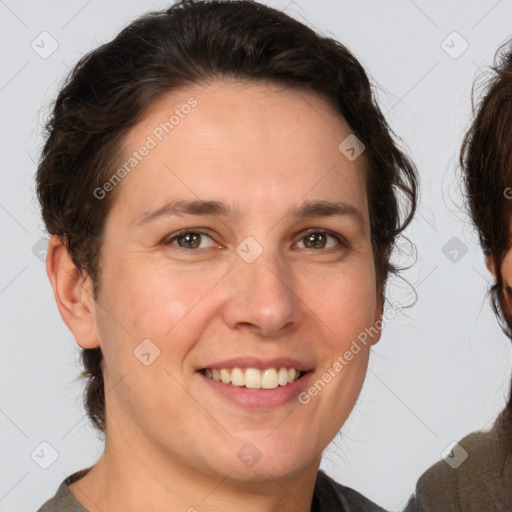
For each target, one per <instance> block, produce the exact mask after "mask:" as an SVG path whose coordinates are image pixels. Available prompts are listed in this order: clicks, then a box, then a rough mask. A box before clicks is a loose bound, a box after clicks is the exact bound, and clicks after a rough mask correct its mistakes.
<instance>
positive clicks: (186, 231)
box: [163, 228, 349, 252]
mask: <svg viewBox="0 0 512 512" xmlns="http://www.w3.org/2000/svg"><path fill="white" fill-rule="evenodd" d="M210 232H211V230H209V229H206V230H205V229H201V228H197V229H182V230H180V231H177V232H176V233H173V234H172V235H170V236H169V237H167V238H166V239H165V240H164V241H163V244H164V245H174V244H173V243H172V242H173V241H174V240H176V239H177V238H180V237H182V236H184V235H188V234H191V233H192V234H195V235H197V234H200V235H206V236H208V237H209V238H211V236H210V234H209V233H210ZM311 234H322V235H328V236H331V237H332V238H334V239H335V240H336V241H337V242H338V243H339V244H340V245H339V246H338V247H330V248H328V249H314V248H306V250H309V251H317V252H318V251H321V252H332V251H336V250H340V249H342V248H347V247H349V243H348V242H347V240H346V239H345V238H344V237H343V236H342V235H340V234H338V233H335V232H333V231H329V230H326V229H315V228H310V229H306V230H305V231H302V232H301V235H302V236H301V237H300V238H299V240H302V239H303V238H305V237H306V236H308V235H311ZM212 240H213V239H212ZM175 248H176V249H178V250H181V251H184V252H201V251H205V250H207V249H210V248H206V249H204V248H203V249H186V248H185V247H179V246H178V245H175Z"/></svg>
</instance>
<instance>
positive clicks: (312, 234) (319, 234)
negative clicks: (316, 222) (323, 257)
mask: <svg viewBox="0 0 512 512" xmlns="http://www.w3.org/2000/svg"><path fill="white" fill-rule="evenodd" d="M329 238H331V239H333V240H335V242H337V244H336V243H334V244H333V243H331V245H330V246H329V247H328V246H327V244H328V243H329ZM300 240H301V241H304V245H305V248H306V249H327V250H329V249H336V248H337V246H338V248H339V247H346V246H347V243H346V242H345V240H344V239H343V237H342V236H341V235H338V234H336V233H331V232H329V231H325V230H310V231H308V232H307V233H306V234H305V235H304V236H302V238H301V239H300Z"/></svg>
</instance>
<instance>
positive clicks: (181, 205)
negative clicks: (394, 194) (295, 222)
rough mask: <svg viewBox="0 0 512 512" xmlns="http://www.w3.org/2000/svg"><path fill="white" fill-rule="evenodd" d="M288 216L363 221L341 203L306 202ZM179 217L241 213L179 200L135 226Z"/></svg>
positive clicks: (218, 205) (214, 204)
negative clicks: (348, 218) (342, 218)
mask: <svg viewBox="0 0 512 512" xmlns="http://www.w3.org/2000/svg"><path fill="white" fill-rule="evenodd" d="M287 214H288V215H291V216H292V217H295V218H297V219H305V218H310V217H333V216H342V217H346V216H349V217H354V218H355V219H356V220H357V221H358V222H359V223H360V224H361V226H364V225H365V221H364V218H363V215H362V214H361V212H360V211H359V210H358V209H357V208H356V207H354V206H352V205H351V204H348V203H344V202H342V201H326V200H317V201H307V202H304V203H302V204H300V205H298V206H295V207H293V208H292V209H291V210H290V211H288V212H287ZM175 215H176V216H180V215H211V216H215V217H241V216H242V215H241V213H240V212H239V211H238V210H236V209H234V208H232V207H230V206H229V205H227V204H226V203H225V202H223V201H203V200H181V201H177V200H175V201H169V202H168V203H166V204H165V205H163V206H162V207H160V208H158V209H156V210H152V211H149V212H145V213H144V214H143V216H142V217H141V218H140V219H139V220H138V222H137V226H143V225H147V224H149V223H151V222H153V221H155V220H157V219H160V218H162V217H171V216H175Z"/></svg>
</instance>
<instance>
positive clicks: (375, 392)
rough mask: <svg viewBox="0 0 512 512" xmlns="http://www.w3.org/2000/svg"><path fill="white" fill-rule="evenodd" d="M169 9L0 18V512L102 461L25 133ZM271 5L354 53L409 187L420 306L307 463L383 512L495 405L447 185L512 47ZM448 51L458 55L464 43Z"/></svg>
mask: <svg viewBox="0 0 512 512" xmlns="http://www.w3.org/2000/svg"><path fill="white" fill-rule="evenodd" d="M168 4H169V2H164V1H145V2H141V1H139V2H136V1H109V2H101V1H100V0H89V1H83V0H73V1H70V0H68V1H66V2H64V1H59V2H57V1H48V0H47V1H44V2H41V1H39V2H37V1H35V0H33V1H26V0H25V1H17V2H15V1H14V0H0V52H1V58H2V71H1V74H0V108H1V112H0V119H1V140H2V148H3V151H2V155H1V157H2V165H1V172H2V181H1V183H2V185H3V186H2V187H0V225H1V230H2V231H1V233H2V241H3V243H2V251H1V253H0V258H1V260H0V268H1V273H0V308H1V309H0V311H1V313H0V314H1V324H0V325H1V327H0V328H1V336H2V357H1V358H0V365H1V367H0V371H1V379H2V385H1V388H0V389H1V401H0V428H1V434H2V435H1V437H0V442H1V445H0V453H1V459H0V464H1V478H0V511H11V510H17V511H19V512H25V511H27V512H28V511H33V510H36V509H37V508H38V507H39V506H40V505H41V504H42V502H43V501H45V500H46V499H48V498H49V497H50V496H52V495H53V494H54V493H55V491H56V489H57V486H58V484H60V482H61V481H62V480H63V479H64V477H65V476H67V475H69V474H71V473H72V472H74V471H77V470H78V469H82V468H84V467H87V466H89V465H92V464H93V463H94V462H95V461H96V460H97V458H98V457H99V456H100V454H101V451H102V445H101V443H100V442H99V441H98V439H97V438H96V437H95V434H94V431H93V430H92V428H91V427H90V425H89V424H88V422H87V420H86V418H85V415H84V410H83V408H82V405H81V393H82V386H83V384H81V383H80V382H79V381H77V380H76V377H77V376H78V373H79V371H80V369H81V368H80V365H79V364H78V354H79V348H78V346H77V345H76V344H75V342H74V339H73V337H72V335H71V333H70V332H69V331H68V330H67V328H66V326H65V324H64V323H63V322H62V320H61V318H60V315H59V313H58V310H57V307H56V305H55V301H54V297H53V292H52V289H51V287H50V284H49V281H48V279H47V276H46V271H45V266H44V264H43V263H42V261H41V260H40V259H38V257H36V255H34V253H33V247H34V245H35V244H37V242H38V241H39V240H40V238H41V237H42V236H43V235H44V230H43V224H42V221H41V220H40V214H39V209H38V205H37V202H36V200H35V195H34V181H33V177H34V172H35V163H34V162H35V161H36V159H37V156H38V152H39V151H40V149H41V143H42V137H41V125H42V122H43V121H44V118H45V115H46V113H47V107H48V105H49V104H50V102H51V100H53V99H54V97H55V95H56V91H57V90H58V87H59V84H60V83H61V81H62V79H63V77H64V75H65V74H66V73H67V72H68V70H69V69H70V68H71V67H72V66H73V65H74V64H75V63H76V61H77V60H78V59H79V57H81V56H82V55H83V54H84V53H85V52H87V51H89V50H91V49H93V48H95V47H96V46H98V45H99V44H101V43H103V42H106V41H108V40H110V39H111V38H112V37H113V36H114V35H115V34H117V32H118V31H119V30H120V29H121V28H122V27H124V26H125V25H126V24H127V23H128V22H129V21H131V20H132V19H134V18H135V17H136V16H137V15H139V14H141V13H143V12H146V11H148V10H152V9H157V8H163V7H165V6H167V5H168ZM269 4H270V5H272V6H275V7H279V8H282V9H284V8H286V12H287V13H289V14H290V15H292V16H294V17H297V18H298V19H300V20H301V21H303V22H306V23H308V24H310V25H311V26H313V27H314V28H316V29H317V30H319V31H321V32H323V33H324V34H328V35H331V36H333V37H335V38H336V39H338V40H339V41H341V42H342V43H344V44H346V45H347V46H348V47H349V48H350V49H351V50H352V51H353V52H354V53H355V55H356V56H357V58H358V59H360V61H361V62H362V63H363V65H364V66H365V67H366V68H367V70H369V72H370V74H371V76H372V77H373V79H374V80H375V82H376V83H378V84H379V86H380V89H379V91H380V92H379V97H380V100H381V105H382V108H383V110H384V111H385V112H387V117H388V119H389V121H390V123H391V125H392V127H393V128H394V129H395V131H396V132H397V133H398V134H399V135H400V136H401V137H402V138H403V140H404V143H405V144H406V147H407V148H408V150H409V151H410V153H411V154H412V156H413V158H414V159H415V161H416V163H417V165H418V168H419V171H420V174H421V179H422V197H421V203H420V207H419V212H418V215H417V218H416V220H415V222H414V224H413V225H412V226H411V229H409V230H408V235H409V237H410V238H411V239H412V240H413V241H414V242H415V244H416V248H417V252H418V260H417V262H416V264H415V265H414V266H413V267H412V269H411V270H410V271H408V272H406V273H405V274H404V276H405V277H406V278H407V280H408V281H409V282H410V283H412V284H413V285H415V288H416V290H417V293H418V300H417V302H416V304H415V305H414V306H413V307H411V308H410V309H408V310H407V311H406V313H405V314H401V315H399V316H398V317H397V318H396V319H395V320H393V321H392V322H391V323H390V324H389V325H387V326H386V327H385V329H384V334H383V336H382V339H381V341H380V342H379V343H378V345H377V346H376V347H375V349H374V351H373V354H372V357H371V361H370V370H369V373H368V377H367V380H366V383H365V386H364V388H363V392H362V394H361V397H360V400H359V401H358V404H357V405H356V408H355V409H354V411H353V413H352V416H351V417H350V419H349V421H348V423H347V424H346V425H345V426H344V428H343V435H340V436H338V438H337V439H336V440H335V442H333V443H332V444H331V445H330V447H329V448H328V449H327V450H326V452H325V456H324V460H323V462H322V468H323V469H325V470H326V471H327V473H329V474H330V475H332V476H333V477H334V478H335V479H336V480H338V481H340V482H342V483H343V484H345V485H348V486H352V487H354V488H356V489H357V490H359V491H360V492H362V493H363V494H365V495H366V496H368V497H369V498H371V499H372V500H375V501H376V502H378V503H380V504H381V505H383V506H385V507H387V508H389V509H392V510H398V509H399V508H400V507H401V506H403V505H404V504H405V502H406V500H407V498H408V496H409V494H410V493H411V492H412V491H413V489H414V484H415V482H416V480H417V478H418V477H419V476H420V474H421V473H422V472H423V471H424V470H425V469H426V468H427V467H428V466H429V465H430V464H432V463H433V462H435V461H437V460H438V459H439V458H440V454H441V452H442V451H443V450H444V448H445V447H446V446H447V445H448V444H449V443H451V442H452V441H454V440H458V439H460V438H461V437H462V436H464V435H465V434H467V433H469V432H471V431H473V430H475V429H478V428H481V427H484V426H487V427H489V426H490V425H491V423H492V420H493V419H494V417H495V416H496V414H497V413H498V412H499V411H500V409H501V408H502V407H503V405H504V404H505V399H506V396H507V393H508V383H509V382H510V374H511V366H512V357H511V355H512V351H511V344H510V343H509V342H508V340H507V339H506V338H505V336H504V335H503V334H502V333H501V331H500V329H499V327H498V325H497V322H496V320H495V319H494V317H493V314H492V312H491V309H490V307H489V304H488V301H486V300H485V293H486V289H487V287H488V284H489V282H490V281H489V276H488V273H487V271H486V269H485V266H484V263H483V258H482V255H481V251H480V249H479V247H478V246H477V240H476V237H475V235H474V234H473V232H472V230H471V227H470V225H469V223H468V219H467V218H466V217H465V215H464V213H463V211H462V210H461V199H460V193H459V190H458V187H457V181H456V179H455V167H456V162H457V152H458V148H459V146H460V141H461V137H462V133H463V130H464V128H465V127H466V125H467V123H468V121H469V119H470V113H471V108H470V92H471V85H472V82H473V80H474V78H475V77H476V76H477V75H478V74H479V73H480V70H484V69H485V67H486V66H487V65H489V64H490V63H491V61H492V57H493V54H494V52H495V50H496V49H497V47H498V46H499V45H500V44H501V43H502V42H504V41H505V40H506V39H507V38H508V36H510V35H511V34H512V22H511V21H510V20H512V2H511V1H510V0H501V1H495V0H493V1H482V0H479V1H472V2H470V1H431V2H428V1H426V0H415V1H414V2H413V1H412V0H396V1H373V2H370V1H358V2H356V1H329V0H321V1H318V0H317V1H312V0H296V1H294V2H292V3H290V2H289V0H282V1H281V0H279V1H277V0H272V1H270V2H269ZM43 31H47V32H48V33H49V34H51V36H52V37H53V38H54V39H55V40H56V41H57V42H58V45H59V46H58V48H57V50H56V51H55V52H54V53H53V54H52V55H51V56H49V57H48V58H47V59H43V58H41V57H40V56H39V55H38V54H37V53H36V52H35V51H34V50H33V49H32V48H31V42H32V41H33V40H34V39H36V38H37V37H38V36H39V34H40V33H41V32H43ZM453 31H457V32H458V33H460V35H461V36H462V37H463V38H464V39H465V40H466V41H467V42H468V44H469V48H468V49H467V50H466V51H465V52H464V53H463V54H462V55H460V56H459V57H458V58H452V57H451V56H450V55H448V54H447V53H446V52H445V50H444V49H443V47H442V46H441V43H442V41H443V40H445V39H446V37H447V36H448V35H449V34H451V33H452V32H453ZM37 40H38V39H36V41H37ZM453 41H454V42H453V43H450V39H449V40H448V44H450V45H451V46H453V48H452V50H451V51H452V52H458V50H460V49H461V48H462V47H461V46H460V45H461V44H462V42H461V41H459V40H457V39H454V40H453ZM46 48H48V46H47V47H46ZM452 237H457V238H458V239H459V240H460V242H461V243H462V244H464V245H465V246H466V247H467V253H466V254H464V255H462V253H461V252H460V251H459V253H458V258H459V259H458V261H456V262H453V261H450V259H448V257H447V256H445V254H444V253H443V251H442V249H443V247H444V246H445V244H446V243H447V242H448V241H449V240H450V239H451V238H452ZM407 250H408V249H407V246H406V245H404V251H405V253H404V256H403V258H402V260H403V261H406V262H407V261H410V258H409V257H408V256H407V254H406V253H407ZM389 292H390V298H391V299H392V300H398V301H399V302H401V303H407V302H411V301H413V299H414V296H413V294H412V293H411V289H410V288H408V287H407V286H406V285H405V284H403V283H401V282H400V281H397V280H394V281H393V282H392V283H391V287H390V290H389ZM43 441H46V442H48V443H50V444H51V445H52V446H53V447H54V448H55V449H56V450H57V452H58V458H57V460H56V461H55V462H54V463H53V464H52V465H51V466H50V467H49V468H48V469H46V470H45V469H42V468H41V467H40V466H39V465H38V464H36V462H34V460H33V459H32V458H31V453H32V452H33V451H34V450H35V449H36V448H37V447H38V446H39V445H40V443H41V442H43ZM47 453H48V452H47Z"/></svg>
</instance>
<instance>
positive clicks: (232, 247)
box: [90, 81, 381, 480]
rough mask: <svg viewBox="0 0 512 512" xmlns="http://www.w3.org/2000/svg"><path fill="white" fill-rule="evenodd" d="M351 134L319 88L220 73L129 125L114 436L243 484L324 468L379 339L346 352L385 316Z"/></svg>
mask: <svg viewBox="0 0 512 512" xmlns="http://www.w3.org/2000/svg"><path fill="white" fill-rule="evenodd" d="M191 98H193V99H192V100H191ZM187 104H188V105H190V108H186V107H184V105H187ZM175 111H177V113H176V112H175ZM173 114H176V115H175V119H172V120H171V123H172V128H170V127H169V126H170V125H169V119H170V118H171V116H172V115H173ZM178 118H179V121H176V119H178ZM166 122H167V123H168V125H166V124H165V123H166ZM165 128H167V131H166V129H165ZM350 133H351V130H350V128H349V126H348V125H347V124H346V122H345V121H344V120H343V119H342V118H341V117H340V116H339V114H338V113H337V112H336V111H335V110H334V109H333V108H332V107H331V106H330V105H329V104H328V103H327V102H326V101H325V100H324V99H323V98H321V97H319V96H317V95H315V94H313V93H300V94H299V93H298V92H293V91H291V90H288V89H282V88H281V89H279V88H278V87H276V86H275V85H274V86H272V85H267V84H254V83H252V84H248V83H234V82H233V83H232V82H220V81H219V82H214V83H212V84H210V85H209V86H208V87H207V88H202V87H199V86H198V87H190V88H187V90H186V91H182V92H173V93H172V94H170V95H168V96H166V97H165V98H163V99H161V100H159V101H158V103H156V104H154V105H153V106H152V108H151V110H150V111H148V113H147V116H146V117H145V118H144V120H143V121H141V122H140V123H139V124H138V125H137V126H135V128H134V129H133V130H132V131H131V132H130V134H129V135H128V136H127V138H126V140H125V144H124V155H123V158H122V159H121V164H122V163H123V162H127V161H128V160H129V158H130V157H134V154H133V152H134V151H137V154H138V156H135V157H134V158H135V159H136V160H137V163H136V165H134V166H133V167H127V168H130V171H129V172H126V174H125V173H121V175H123V174H125V175H124V176H123V177H122V181H121V182H120V183H119V184H117V185H116V186H117V187H120V188H119V190H116V194H117V196H116V200H115V202H114V204H113V208H112V210H111V212H110V213H109V216H108V217H107V220H106V225H105V236H104V242H103V247H102V266H101V291H100V294H99V296H98V303H97V304H96V305H95V310H94V315H93V317H92V319H91V322H93V324H94V325H93V328H92V329H91V332H94V333H95V334H94V336H93V337H95V341H91V342H90V343H91V345H94V343H95V344H96V346H101V349H102V351H103V354H104V357H105V363H104V364H105V366H104V375H105V383H106V389H107V390H110V391H109V392H108V395H107V418H108V420H107V439H109V436H110V439H116V442H117V443H119V444H120V445H121V444H122V443H123V442H126V443H127V445H128V444H129V445H130V446H131V449H132V450H135V452H139V454H140V455H141V457H142V456H143V455H142V454H144V453H146V454H147V453H152V454H153V455H154V457H156V458H159V461H161V463H162V464H171V463H172V464H174V465H179V466H181V467H187V468H190V469H191V470H194V471H198V472H207V473H209V474H219V475H226V474H227V473H228V472H231V477H232V478H234V479H236V478H239V479H245V478H250V479H251V480H254V479H258V478H268V473H270V474H271V475H273V476H274V477H276V478H277V477H279V476H282V475H287V474H288V475H289V474H293V473H294V472H298V471H300V470H301V469H302V468H304V467H306V466H307V465H308V464H317V465H318V463H319V461H320V456H321V452H322V450H323V449H324V448H325V447H326V446H327V445H328V444H329V442H330V441H331V440H332V439H333V438H334V436H335V435H336V434H337V432H338V431H339V429H340V428H341V426H342V425H343V423H344V422H345V420H346V419H347V417H348V415H349V413H350V411H351V410H352V408H353V406H354V404H355V402H356V399H357V397H358V395H359V392H360V390H361V387H362V385H363V381H364V377H365V374H366V369H367V363H368V355H369V350H370V345H371V343H375V342H376V341H377V338H378V336H376V337H375V338H374V339H373V340H372V342H371V343H370V342H369V343H367V344H366V345H361V346H360V350H359V351H358V352H357V354H355V355H353V358H351V360H350V361H349V362H347V360H346V358H344V361H345V363H344V364H343V365H341V366H342V368H341V369H340V368H339V366H338V365H335V362H336V361H340V358H339V357H340V356H341V357H343V355H344V354H345V353H346V352H347V351H348V350H349V349H350V347H351V344H352V342H353V341H354V340H357V337H358V336H359V335H360V333H361V332H363V331H364V330H365V328H369V327H371V326H373V325H374V324H375V322H376V321H377V320H378V319H379V318H380V313H381V305H380V303H379V300H378V295H377V292H376V289H377V283H376V277H375V272H374V261H373V256H372V250H371V240H370V225H369V217H368V200H367V196H366V189H365V168H364V161H363V157H359V158H357V159H356V160H355V161H349V160H348V159H347V158H346V157H345V156H344V155H343V154H342V153H341V152H340V151H339V149H338V146H339V144H340V143H341V142H342V141H343V140H344V139H345V138H346V137H347V136H348V135H349V134H350ZM148 137H149V138H148ZM150 139H151V141H152V142H151V141H150ZM142 146H146V147H148V148H149V149H148V151H144V150H140V148H141V147H142ZM150 146H151V147H150ZM142 153H145V155H142ZM131 163H132V164H133V163H134V162H133V161H132V162H131ZM107 188H109V187H108V186H107ZM108 193H111V192H110V191H109V192H108ZM318 201H322V203H319V204H317V206H316V207H312V205H313V203H315V202H318ZM189 202H194V204H191V203H189ZM327 203H336V204H337V206H338V208H336V209H334V208H331V209H329V208H327V207H326V205H327ZM187 205H188V206H187ZM308 205H309V208H308ZM91 339H92V338H91ZM333 365H335V366H336V368H337V370H335V369H334V368H333ZM281 368H286V370H281ZM292 368H295V369H297V370H300V372H301V373H300V374H298V375H301V377H300V378H299V379H298V380H294V379H295V378H296V376H294V370H292ZM221 369H222V370H221ZM326 374H329V375H330V379H329V375H327V377H326V376H325V375H326ZM210 377H213V378H210ZM219 378H220V379H221V380H220V381H219V380H217V379H219ZM231 380H233V382H231ZM319 380H320V381H321V384H318V381H319ZM224 381H225V382H224ZM288 381H291V382H290V383H288V384H285V382H288ZM326 381H328V382H326ZM315 383H316V392H315V391H312V392H311V393H309V390H311V389H312V388H314V387H315ZM322 384H323V385H322ZM260 386H264V388H265V389H262V388H260ZM300 397H301V398H302V399H299V398H300ZM308 397H309V399H308ZM155 454H157V455H155ZM171 461H172V462H171Z"/></svg>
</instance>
